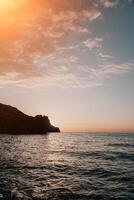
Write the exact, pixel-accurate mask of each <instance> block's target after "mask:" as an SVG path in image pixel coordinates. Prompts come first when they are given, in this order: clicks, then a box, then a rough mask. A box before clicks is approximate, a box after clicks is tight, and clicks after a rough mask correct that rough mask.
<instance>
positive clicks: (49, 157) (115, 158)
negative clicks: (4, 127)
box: [0, 133, 134, 200]
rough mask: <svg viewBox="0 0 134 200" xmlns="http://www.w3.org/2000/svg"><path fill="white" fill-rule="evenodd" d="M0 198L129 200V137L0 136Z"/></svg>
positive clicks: (132, 181)
mask: <svg viewBox="0 0 134 200" xmlns="http://www.w3.org/2000/svg"><path fill="white" fill-rule="evenodd" d="M0 199H3V200H8V199H10V200H11V199H13V200H20V199H21V200H31V199H33V200H69V199H70V200H73V199H78V200H104V199H105V200H114V199H116V200H134V134H133V133H50V134H48V135H44V136H43V135H29V136H24V135H22V136H13V135H12V136H11V135H1V136H0Z"/></svg>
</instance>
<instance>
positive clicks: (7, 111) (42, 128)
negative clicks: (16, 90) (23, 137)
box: [0, 103, 60, 134]
mask: <svg viewBox="0 0 134 200" xmlns="http://www.w3.org/2000/svg"><path fill="white" fill-rule="evenodd" d="M47 132H60V129H59V128H57V127H54V126H53V125H51V123H50V120H49V118H48V117H47V116H42V115H37V116H35V117H32V116H28V115H26V114H24V113H23V112H21V111H19V110H18V109H17V108H14V107H12V106H9V105H4V104H1V103H0V134H45V133H47Z"/></svg>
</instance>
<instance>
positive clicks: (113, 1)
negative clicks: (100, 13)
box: [100, 0, 120, 8]
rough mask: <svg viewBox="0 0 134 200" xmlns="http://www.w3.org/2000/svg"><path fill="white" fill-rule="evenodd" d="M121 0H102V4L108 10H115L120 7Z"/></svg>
mask: <svg viewBox="0 0 134 200" xmlns="http://www.w3.org/2000/svg"><path fill="white" fill-rule="evenodd" d="M119 2H120V0H100V3H101V4H102V5H103V6H104V7H106V8H113V7H116V6H117V5H119Z"/></svg>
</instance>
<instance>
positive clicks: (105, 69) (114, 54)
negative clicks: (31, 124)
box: [0, 0, 134, 131]
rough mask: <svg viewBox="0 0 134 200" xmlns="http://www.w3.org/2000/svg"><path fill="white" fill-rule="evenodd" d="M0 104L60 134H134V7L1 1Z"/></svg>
mask: <svg viewBox="0 0 134 200" xmlns="http://www.w3.org/2000/svg"><path fill="white" fill-rule="evenodd" d="M0 102H1V103H5V104H10V105H12V106H15V107H17V108H18V109H20V110H22V111H23V112H25V113H27V114H29V115H36V114H43V115H44V114H45V115H48V116H49V118H50V119H51V122H52V123H53V124H54V125H56V126H59V127H60V128H61V130H62V131H134V1H133V0H0Z"/></svg>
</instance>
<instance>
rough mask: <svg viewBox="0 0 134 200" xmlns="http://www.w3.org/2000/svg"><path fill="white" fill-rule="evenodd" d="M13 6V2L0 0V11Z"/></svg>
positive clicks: (11, 0)
mask: <svg viewBox="0 0 134 200" xmlns="http://www.w3.org/2000/svg"><path fill="white" fill-rule="evenodd" d="M13 4H14V1H13V0H0V9H5V8H8V7H10V6H12V5H13Z"/></svg>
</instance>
